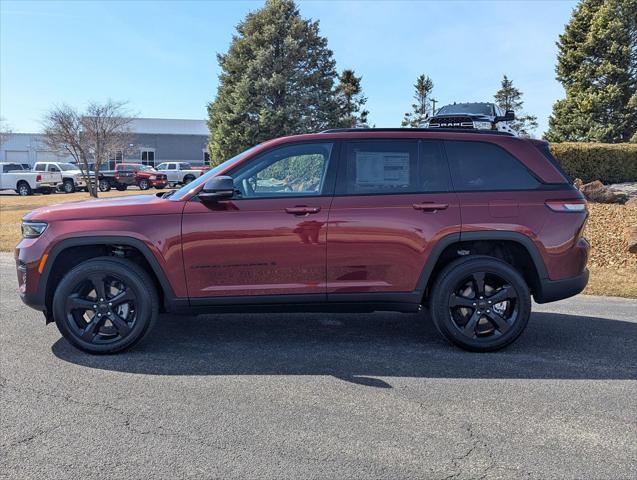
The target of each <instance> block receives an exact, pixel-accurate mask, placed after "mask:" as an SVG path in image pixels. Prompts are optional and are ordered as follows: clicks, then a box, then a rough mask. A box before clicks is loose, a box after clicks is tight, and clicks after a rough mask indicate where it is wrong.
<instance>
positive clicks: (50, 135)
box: [44, 100, 133, 197]
mask: <svg viewBox="0 0 637 480" xmlns="http://www.w3.org/2000/svg"><path fill="white" fill-rule="evenodd" d="M125 105H126V104H125V103H124V102H115V101H113V100H108V101H107V102H106V103H104V104H99V103H94V102H93V103H90V104H89V105H88V107H87V108H86V112H85V113H84V114H81V113H80V112H79V111H78V110H76V109H74V108H72V107H70V106H68V105H62V106H59V107H55V108H54V109H52V110H51V111H50V112H49V113H48V114H47V115H46V116H45V118H44V137H45V143H46V144H47V145H48V147H49V148H51V149H52V150H54V151H57V152H64V153H67V154H69V155H71V156H72V157H73V159H74V160H75V162H76V163H77V164H78V165H79V166H81V168H82V171H83V172H84V176H85V178H86V181H87V185H88V189H89V192H90V194H91V196H92V197H97V192H98V178H99V172H100V169H101V167H102V164H103V163H104V161H108V159H109V158H114V157H115V156H116V155H117V154H118V153H120V152H122V153H123V152H126V151H127V150H128V148H129V145H130V143H131V139H132V136H131V132H130V128H129V127H130V123H131V121H132V120H133V116H132V115H130V113H129V112H126V111H125V110H124V106H125ZM89 163H92V164H93V171H92V172H91V171H90V170H89ZM91 176H93V180H94V181H91V178H90V177H91Z"/></svg>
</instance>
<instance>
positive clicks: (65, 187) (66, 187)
mask: <svg viewBox="0 0 637 480" xmlns="http://www.w3.org/2000/svg"><path fill="white" fill-rule="evenodd" d="M69 185H70V187H69ZM62 189H63V190H64V193H73V192H75V183H74V182H73V180H65V181H64V185H63V187H62Z"/></svg>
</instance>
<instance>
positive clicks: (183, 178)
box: [155, 162, 206, 187]
mask: <svg viewBox="0 0 637 480" xmlns="http://www.w3.org/2000/svg"><path fill="white" fill-rule="evenodd" d="M155 168H156V170H157V171H158V172H161V173H163V174H165V175H166V177H167V178H168V185H169V186H171V187H174V186H175V185H185V184H187V183H190V182H192V181H193V180H194V179H196V178H197V177H200V176H202V175H203V174H204V173H205V168H206V167H197V168H195V167H193V166H192V165H191V164H190V163H188V162H164V163H160V164H159V165H157V167H155Z"/></svg>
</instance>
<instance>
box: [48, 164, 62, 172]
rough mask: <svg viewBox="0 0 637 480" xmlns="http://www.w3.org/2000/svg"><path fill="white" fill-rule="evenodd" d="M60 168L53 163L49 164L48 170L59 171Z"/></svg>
mask: <svg viewBox="0 0 637 480" xmlns="http://www.w3.org/2000/svg"><path fill="white" fill-rule="evenodd" d="M59 171H60V169H59V168H58V167H56V166H55V165H49V172H59Z"/></svg>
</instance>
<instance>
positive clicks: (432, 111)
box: [431, 98, 438, 117]
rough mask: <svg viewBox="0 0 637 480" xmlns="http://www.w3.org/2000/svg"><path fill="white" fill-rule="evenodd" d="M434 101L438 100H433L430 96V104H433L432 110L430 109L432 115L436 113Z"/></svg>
mask: <svg viewBox="0 0 637 480" xmlns="http://www.w3.org/2000/svg"><path fill="white" fill-rule="evenodd" d="M436 103H438V100H434V99H433V98H432V99H431V104H432V105H433V107H432V110H431V116H432V117H433V116H434V115H435V114H436Z"/></svg>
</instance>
